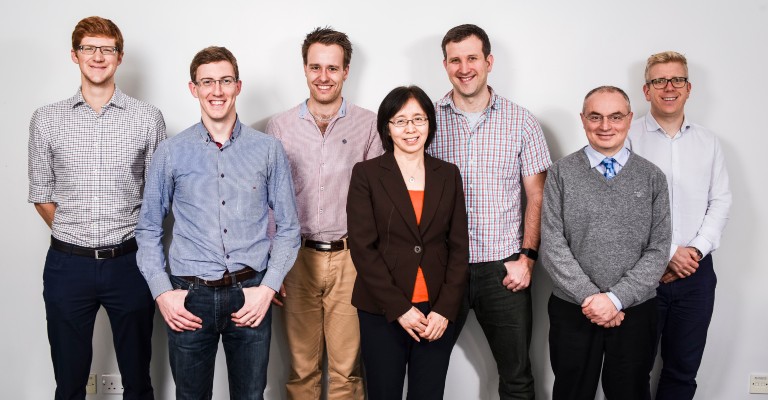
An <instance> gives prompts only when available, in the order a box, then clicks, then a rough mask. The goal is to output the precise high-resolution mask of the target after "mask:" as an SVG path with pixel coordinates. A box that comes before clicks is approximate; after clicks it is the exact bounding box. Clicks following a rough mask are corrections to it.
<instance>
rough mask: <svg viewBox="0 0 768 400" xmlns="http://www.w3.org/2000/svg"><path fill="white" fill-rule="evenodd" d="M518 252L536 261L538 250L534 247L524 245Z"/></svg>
mask: <svg viewBox="0 0 768 400" xmlns="http://www.w3.org/2000/svg"><path fill="white" fill-rule="evenodd" d="M520 254H522V255H524V256H526V257H528V258H530V259H531V260H533V261H536V259H538V258H539V252H538V251H536V250H534V249H527V248H525V247H523V248H522V249H520Z"/></svg>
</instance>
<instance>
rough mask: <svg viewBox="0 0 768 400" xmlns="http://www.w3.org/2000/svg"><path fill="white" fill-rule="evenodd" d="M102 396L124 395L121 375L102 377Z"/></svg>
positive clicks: (104, 375)
mask: <svg viewBox="0 0 768 400" xmlns="http://www.w3.org/2000/svg"><path fill="white" fill-rule="evenodd" d="M101 393H102V394H123V379H122V377H121V376H120V375H119V374H103V375H101Z"/></svg>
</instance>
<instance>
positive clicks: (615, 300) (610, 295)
mask: <svg viewBox="0 0 768 400" xmlns="http://www.w3.org/2000/svg"><path fill="white" fill-rule="evenodd" d="M606 295H608V298H609V299H611V301H612V302H613V305H614V306H616V309H617V310H619V311H621V309H622V308H624V307H623V306H622V305H621V300H619V298H618V297H616V295H615V294H613V293H611V292H608V293H606Z"/></svg>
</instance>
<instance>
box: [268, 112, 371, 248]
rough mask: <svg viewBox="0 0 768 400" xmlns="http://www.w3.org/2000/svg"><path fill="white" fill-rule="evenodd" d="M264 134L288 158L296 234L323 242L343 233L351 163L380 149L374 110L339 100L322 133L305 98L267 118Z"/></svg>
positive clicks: (366, 158)
mask: <svg viewBox="0 0 768 400" xmlns="http://www.w3.org/2000/svg"><path fill="white" fill-rule="evenodd" d="M267 133H268V134H270V135H273V136H275V137H276V138H277V139H279V140H280V141H281V142H282V144H283V148H285V153H286V155H287V156H288V160H289V161H290V164H291V175H292V176H293V185H294V188H295V189H296V204H297V206H298V210H299V222H300V223H301V235H302V236H303V237H305V238H307V239H312V240H323V241H330V240H337V239H341V238H343V237H345V236H347V212H346V202H345V201H343V200H344V199H346V196H347V192H348V191H349V180H350V178H351V176H352V167H353V166H354V165H355V163H357V162H359V161H364V160H368V159H371V158H374V157H377V156H379V155H381V154H382V153H383V152H384V149H383V148H382V147H381V139H380V138H379V133H378V131H377V130H376V114H374V113H373V112H371V111H368V110H366V109H363V108H360V107H357V106H355V105H353V104H350V103H347V101H346V100H343V101H342V104H341V108H340V109H339V112H338V114H337V115H336V116H334V117H333V119H332V120H331V122H330V123H329V124H328V128H327V129H326V130H325V134H322V133H321V132H320V128H318V127H317V123H315V120H314V118H313V117H312V114H310V113H309V109H308V108H307V102H306V101H304V102H302V103H301V104H299V105H298V106H296V107H293V108H292V109H290V110H288V111H285V112H283V113H281V114H279V115H277V116H275V117H274V118H272V119H271V120H270V121H269V123H268V124H267ZM340 199H341V201H340Z"/></svg>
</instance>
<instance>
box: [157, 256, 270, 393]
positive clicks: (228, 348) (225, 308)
mask: <svg viewBox="0 0 768 400" xmlns="http://www.w3.org/2000/svg"><path fill="white" fill-rule="evenodd" d="M265 273H266V270H264V271H262V272H257V273H256V277H254V278H252V279H248V280H245V281H243V282H235V283H233V284H232V286H224V287H207V286H202V285H200V284H199V283H190V282H187V281H185V280H183V279H180V278H178V277H175V276H171V283H172V284H173V286H174V288H177V289H184V290H188V293H187V297H186V300H185V301H184V306H185V307H186V309H187V310H189V312H191V313H192V314H195V315H196V316H198V317H200V318H201V319H202V320H203V322H202V325H203V327H202V328H200V329H197V330H195V331H183V332H175V331H173V330H171V329H170V328H168V327H167V325H166V328H167V330H168V353H169V356H170V357H169V358H170V363H171V373H172V374H173V380H174V381H175V382H176V399H179V400H180V399H208V400H209V399H211V398H212V396H213V370H214V367H215V364H216V351H217V350H218V347H219V337H221V341H222V343H223V344H224V352H225V354H226V358H227V371H228V376H229V396H230V398H231V399H238V400H239V399H248V400H262V399H263V398H264V389H265V388H266V386H267V364H268V363H269V342H270V338H271V332H272V309H271V308H270V309H269V310H268V311H267V315H266V316H264V319H263V320H262V322H261V324H260V325H259V326H258V327H257V328H251V327H237V326H235V323H234V322H232V320H231V314H232V313H234V312H237V310H239V309H240V308H241V307H242V306H243V304H244V302H245V297H244V296H243V288H244V287H252V286H258V285H259V284H260V283H261V279H262V278H264V274H265Z"/></svg>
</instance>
